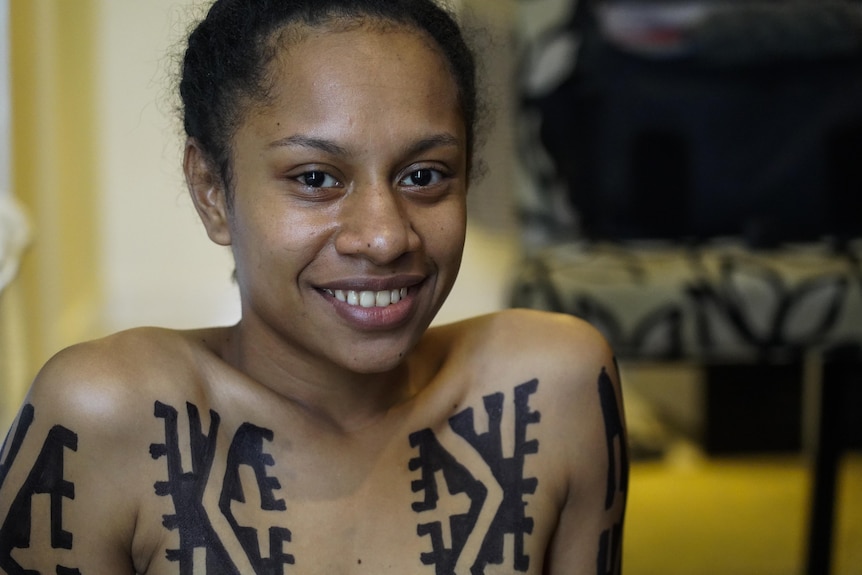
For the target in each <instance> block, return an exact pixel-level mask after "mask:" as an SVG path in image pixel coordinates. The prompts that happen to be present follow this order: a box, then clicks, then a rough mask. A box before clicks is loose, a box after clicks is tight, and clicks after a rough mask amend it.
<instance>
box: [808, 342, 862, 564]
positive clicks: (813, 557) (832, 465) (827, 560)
mask: <svg viewBox="0 0 862 575" xmlns="http://www.w3.org/2000/svg"><path fill="white" fill-rule="evenodd" d="M860 365H862V348H860V347H859V346H855V345H854V346H847V347H841V348H837V349H834V350H831V351H829V352H827V353H826V354H824V357H823V369H822V372H821V373H822V376H821V381H820V386H821V387H820V389H821V396H820V397H821V399H820V413H819V424H818V438H817V452H816V454H815V457H814V469H813V476H814V477H813V493H812V500H811V517H810V520H809V525H808V528H809V533H808V565H807V571H806V573H807V574H808V575H828V574H829V573H830V570H831V568H832V565H831V563H832V547H833V531H834V527H835V494H836V487H837V480H838V463H839V460H840V458H841V453H842V452H843V451H844V449H845V448H846V444H847V442H846V441H845V435H846V433H845V430H844V427H845V425H844V423H845V422H844V421H843V420H844V419H845V409H844V407H845V406H844V401H845V397H846V396H847V395H848V394H847V393H846V391H847V390H848V389H849V386H850V385H852V384H853V383H854V382H853V379H854V378H858V377H859V373H860V371H859V366H860Z"/></svg>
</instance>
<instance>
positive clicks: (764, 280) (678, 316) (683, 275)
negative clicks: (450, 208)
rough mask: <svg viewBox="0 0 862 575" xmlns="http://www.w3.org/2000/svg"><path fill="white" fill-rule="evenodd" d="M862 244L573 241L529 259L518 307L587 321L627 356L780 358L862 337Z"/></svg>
mask: <svg viewBox="0 0 862 575" xmlns="http://www.w3.org/2000/svg"><path fill="white" fill-rule="evenodd" d="M860 261H862V242H857V243H856V244H853V245H851V246H850V248H849V249H848V250H846V251H845V252H843V253H836V252H834V251H832V250H831V249H830V248H829V247H827V246H806V247H794V248H787V249H783V250H779V251H771V252H754V251H751V250H748V249H745V248H744V247H742V246H740V245H714V246H705V247H697V248H684V247H674V246H655V245H647V246H638V247H637V248H636V249H634V248H633V247H632V246H626V247H623V246H621V245H617V244H595V243H587V242H574V243H565V244H560V245H556V246H553V247H549V248H546V249H544V250H541V251H539V252H537V253H535V254H534V255H533V256H531V257H530V258H528V259H527V261H526V262H525V265H524V266H523V267H522V268H521V272H520V274H519V275H518V277H517V278H516V281H515V284H514V289H513V295H512V304H513V305H514V306H517V307H530V308H537V309H545V310H550V311H557V312H565V313H569V314H573V315H576V316H579V317H581V318H584V319H586V320H587V321H589V322H590V323H592V324H593V325H594V326H596V327H597V328H598V329H599V330H600V331H602V332H603V333H604V335H605V336H606V337H607V338H608V339H609V341H610V342H611V344H612V345H613V347H614V349H615V350H616V351H617V353H618V354H619V355H620V357H622V358H655V359H681V358H686V359H711V360H734V361H736V360H743V361H747V360H779V359H784V358H787V357H793V356H794V355H795V354H798V353H801V351H803V350H804V349H809V348H815V347H820V346H827V345H832V344H837V343H842V342H848V341H862V265H860Z"/></svg>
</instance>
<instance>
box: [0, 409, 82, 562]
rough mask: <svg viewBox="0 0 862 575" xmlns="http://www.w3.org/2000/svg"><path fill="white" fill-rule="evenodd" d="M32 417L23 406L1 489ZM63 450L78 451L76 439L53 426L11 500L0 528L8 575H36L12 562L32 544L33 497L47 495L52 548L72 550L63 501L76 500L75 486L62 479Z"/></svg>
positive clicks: (1, 470) (1, 558) (0, 554)
mask: <svg viewBox="0 0 862 575" xmlns="http://www.w3.org/2000/svg"><path fill="white" fill-rule="evenodd" d="M34 416H35V411H34V408H33V406H32V405H29V404H28V405H25V406H24V408H23V409H22V412H21V417H20V418H19V422H18V428H17V430H16V432H15V434H14V436H13V437H12V443H11V444H10V447H9V453H8V454H7V456H6V462H5V463H4V464H3V465H2V466H0V487H2V485H3V482H4V481H5V479H6V475H7V473H8V472H9V469H10V468H11V466H12V463H14V460H15V457H16V456H17V454H18V451H19V449H20V448H21V444H22V443H23V442H24V438H25V437H26V435H27V431H28V430H29V429H30V426H31V424H32V423H33V419H34ZM5 448H6V446H5V443H4V445H3V450H2V451H5ZM66 449H70V450H72V451H77V450H78V436H77V435H76V434H75V433H73V432H71V431H69V430H68V429H66V428H65V427H62V426H60V425H55V426H54V427H52V428H51V430H50V431H49V432H48V436H47V438H46V439H45V443H44V444H43V445H42V450H41V451H40V452H39V455H38V457H37V458H36V463H35V465H33V468H32V469H31V470H30V473H29V474H28V476H27V478H26V479H25V480H24V484H23V485H22V486H21V489H20V490H19V491H18V494H17V495H16V496H15V499H13V501H12V504H11V506H10V507H9V512H8V514H7V515H6V519H5V521H4V522H3V525H2V526H0V568H2V569H3V570H4V571H6V572H7V573H8V574H9V575H39V573H38V571H32V570H27V569H24V568H23V567H22V566H21V565H19V564H18V563H17V562H16V561H15V560H14V559H12V550H13V549H28V548H29V547H30V545H31V541H30V539H31V529H32V525H33V497H34V496H36V495H47V496H48V497H49V500H50V514H51V517H50V532H51V547H52V548H54V549H72V534H71V533H69V532H68V531H66V530H64V529H63V499H75V485H74V484H73V483H71V482H69V481H66V480H65V479H64V476H63V475H64V457H65V451H66ZM2 451H0V453H2ZM56 570H57V574H58V575H75V574H78V570H77V569H73V568H69V567H64V566H62V565H57V566H56Z"/></svg>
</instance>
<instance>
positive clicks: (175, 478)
mask: <svg viewBox="0 0 862 575" xmlns="http://www.w3.org/2000/svg"><path fill="white" fill-rule="evenodd" d="M186 411H187V413H188V418H189V434H190V437H191V440H190V444H191V445H190V451H191V465H192V470H191V471H188V472H184V471H183V469H182V462H181V457H180V445H179V432H178V427H177V426H178V424H177V420H178V413H177V410H176V409H174V408H173V407H170V406H168V405H165V404H163V403H161V402H156V404H155V416H156V417H158V418H161V419H164V420H165V443H164V444H158V443H157V444H152V445H151V446H150V453H151V455H152V457H153V459H159V458H161V457H166V458H167V465H168V480H167V481H159V482H156V484H155V490H156V494H158V495H160V496H170V497H171V499H172V501H173V505H174V510H175V514H174V515H168V516H165V517H164V521H163V524H164V526H165V527H166V528H168V529H170V530H176V531H178V532H179V539H180V545H179V549H170V550H168V551H167V558H168V560H170V561H177V562H179V564H180V575H191V574H192V573H193V570H194V551H195V549H203V550H204V551H205V557H206V559H205V561H206V572H207V573H208V574H215V575H222V574H224V575H239V569H238V568H237V566H236V564H235V563H234V561H233V560H232V559H231V557H230V554H229V553H228V552H227V550H226V548H225V546H224V544H223V543H222V540H221V538H220V537H219V536H218V534H217V533H216V531H215V529H214V528H213V526H212V522H211V521H210V518H209V515H208V513H207V511H206V509H205V508H204V504H203V496H204V491H205V490H206V487H207V483H208V481H209V476H210V471H211V469H212V464H213V458H214V456H215V451H216V438H217V436H218V429H219V424H220V421H221V418H220V416H219V415H218V413H216V412H215V411H212V410H210V426H209V431H208V433H206V434H204V433H203V430H202V426H201V418H200V414H199V412H198V409H197V407H196V406H194V405H192V404H191V403H188V404H186ZM272 438H273V433H272V431H270V430H268V429H263V428H260V427H256V426H254V425H251V424H249V423H246V424H243V425H242V426H241V427H240V428H239V430H238V431H237V433H236V435H235V436H234V438H233V441H232V443H231V446H230V449H229V451H228V461H227V470H226V472H225V477H224V482H223V484H222V491H221V495H220V497H219V510H220V511H221V513H222V514H223V515H224V517H225V518H226V519H227V521H228V524H229V525H230V527H231V529H232V531H233V533H234V535H235V536H236V538H237V540H238V541H239V543H240V545H241V546H242V548H243V551H244V552H245V554H246V555H247V557H248V559H249V561H250V562H251V564H252V567H253V568H254V571H255V573H257V574H258V575H268V574H276V573H278V574H281V573H282V572H283V566H284V565H285V564H293V563H294V558H293V556H292V555H289V554H287V553H285V552H284V542H286V541H290V539H291V534H290V531H289V530H287V529H284V528H282V527H270V529H269V558H263V557H262V553H261V550H260V545H259V543H258V539H257V529H255V528H253V527H247V526H242V525H240V523H239V521H238V520H237V518H236V517H235V515H234V513H233V511H232V509H231V502H234V501H235V502H240V503H244V502H245V493H244V492H243V489H242V483H241V482H240V478H239V467H240V466H241V465H248V466H250V467H251V468H252V469H253V470H254V472H255V477H256V479H257V487H258V490H259V492H260V497H261V502H262V509H264V510H271V511H283V510H285V509H286V505H285V502H284V501H283V500H280V499H276V498H275V496H274V494H273V491H274V490H276V489H279V488H280V487H281V486H280V484H279V482H278V480H277V479H275V478H272V477H269V476H267V475H266V468H267V467H271V466H272V465H273V464H274V461H273V459H272V456H270V455H269V454H266V453H264V451H263V441H264V440H267V441H271V440H272Z"/></svg>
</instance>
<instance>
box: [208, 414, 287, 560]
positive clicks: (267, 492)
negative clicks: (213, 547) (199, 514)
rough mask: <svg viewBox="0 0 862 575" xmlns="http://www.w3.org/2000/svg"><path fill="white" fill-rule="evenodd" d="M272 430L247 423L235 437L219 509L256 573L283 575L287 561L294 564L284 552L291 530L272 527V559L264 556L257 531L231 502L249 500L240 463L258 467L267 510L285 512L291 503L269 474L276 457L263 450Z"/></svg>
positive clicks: (262, 498)
mask: <svg viewBox="0 0 862 575" xmlns="http://www.w3.org/2000/svg"><path fill="white" fill-rule="evenodd" d="M272 438H273V433H272V431H270V430H269V429H263V428H261V427H257V426H254V425H252V424H250V423H245V424H243V425H242V426H240V428H239V431H237V432H236V435H235V436H234V438H233V443H232V444H231V446H230V451H229V452H228V457H227V472H226V473H225V478H224V485H223V486H222V492H221V497H220V498H219V509H221V512H222V514H223V515H224V516H225V518H227V520H228V523H230V526H231V529H233V532H234V534H235V535H236V537H237V539H239V542H240V545H242V548H243V550H245V553H246V555H247V556H248V558H249V560H250V561H251V563H252V566H253V567H254V571H255V573H260V574H263V573H267V574H268V573H272V574H273V575H280V574H281V573H282V572H283V566H284V565H285V564H289V565H293V563H294V557H293V555H289V554H286V553H285V552H284V542H285V541H290V537H291V534H290V530H288V529H284V528H281V527H270V529H269V558H268V559H264V558H262V557H261V553H260V545H259V543H258V540H257V530H256V529H254V528H252V527H243V526H241V525H240V524H239V522H238V521H237V519H236V517H235V516H234V514H233V511H231V506H230V504H231V501H238V502H240V503H245V494H244V493H243V490H242V483H240V479H239V466H240V465H248V466H249V467H251V468H252V469H253V470H254V473H255V477H256V479H257V487H258V489H259V491H260V496H261V508H262V509H264V510H267V511H284V510H285V509H287V506H286V504H285V502H284V500H283V499H276V498H275V495H274V494H273V491H274V490H276V489H281V484H280V483H279V482H278V479H276V478H274V477H269V476H267V475H266V468H267V467H269V466H272V465H273V464H274V461H273V459H272V456H271V455H269V454H266V453H264V452H263V441H264V439H265V440H267V441H272Z"/></svg>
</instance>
